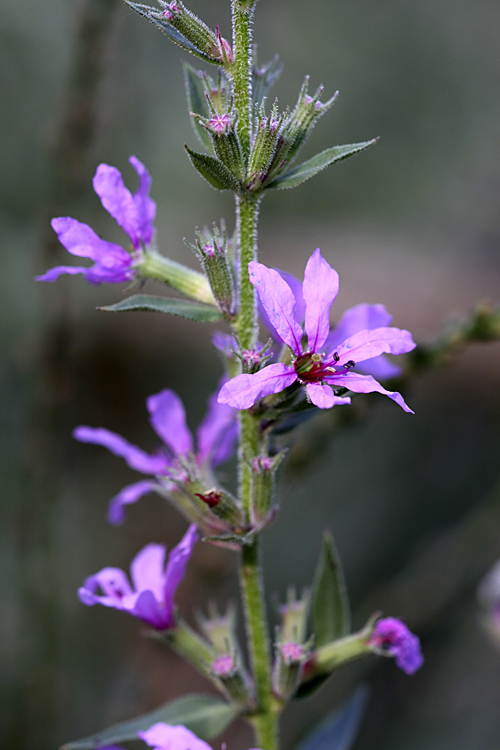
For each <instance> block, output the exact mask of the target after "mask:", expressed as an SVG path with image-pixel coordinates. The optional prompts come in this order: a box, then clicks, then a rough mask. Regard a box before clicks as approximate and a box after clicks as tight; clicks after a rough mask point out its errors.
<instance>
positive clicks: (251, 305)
mask: <svg viewBox="0 0 500 750" xmlns="http://www.w3.org/2000/svg"><path fill="white" fill-rule="evenodd" d="M258 218H259V200H258V199H255V198H254V197H251V196H246V195H245V196H242V195H237V196H236V228H237V236H238V246H239V248H238V249H239V265H240V268H239V274H240V278H239V285H238V286H239V294H240V300H239V313H238V318H237V321H236V333H237V334H238V338H239V341H240V344H241V346H242V348H243V349H251V348H252V346H254V344H255V339H256V338H257V313H256V304H255V289H254V287H253V285H252V284H251V283H250V276H249V274H248V264H249V263H250V261H252V260H257V221H258Z"/></svg>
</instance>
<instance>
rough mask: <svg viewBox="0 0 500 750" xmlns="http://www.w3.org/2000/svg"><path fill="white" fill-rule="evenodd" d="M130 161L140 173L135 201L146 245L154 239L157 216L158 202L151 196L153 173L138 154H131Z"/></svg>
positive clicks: (140, 228) (141, 232)
mask: <svg viewBox="0 0 500 750" xmlns="http://www.w3.org/2000/svg"><path fill="white" fill-rule="evenodd" d="M129 162H130V164H132V166H133V168H134V169H135V171H136V172H137V174H138V175H139V188H138V189H137V190H136V192H135V193H134V202H135V205H136V206H137V213H138V215H139V231H140V234H141V237H142V240H143V242H144V244H145V245H149V244H150V243H151V240H152V239H153V231H154V230H153V222H154V220H155V216H156V203H155V202H154V200H153V199H152V198H150V196H149V189H150V187H151V175H150V174H149V172H148V170H147V169H146V167H145V166H144V164H143V163H142V162H141V161H139V159H138V158H137V157H136V156H131V157H130V158H129Z"/></svg>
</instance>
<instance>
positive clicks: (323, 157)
mask: <svg viewBox="0 0 500 750" xmlns="http://www.w3.org/2000/svg"><path fill="white" fill-rule="evenodd" d="M377 141H378V138H374V139H373V140H371V141H363V142H362V143H349V144H347V145H345V146H332V148H327V149H326V150H325V151H322V152H321V153H320V154H316V156H313V157H312V159H308V160H307V161H305V162H303V163H302V164H300V165H299V166H298V167H295V168H294V169H291V170H290V171H289V172H286V173H285V174H283V175H280V176H279V177H276V179H275V180H273V181H272V182H270V183H269V185H268V186H267V188H266V189H267V190H269V189H270V188H275V189H277V190H285V189H287V188H294V187H297V186H298V185H301V184H302V183H303V182H305V181H306V180H310V179H311V177H314V176H315V175H317V174H318V173H319V172H321V171H322V170H323V169H326V167H329V166H330V164H333V163H334V162H336V161H342V159H347V157H349V156H352V155H353V154H357V153H359V152H360V151H364V150H365V148H368V146H372V145H373V144H374V143H376V142H377Z"/></svg>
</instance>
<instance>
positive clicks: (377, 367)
mask: <svg viewBox="0 0 500 750" xmlns="http://www.w3.org/2000/svg"><path fill="white" fill-rule="evenodd" d="M356 370H358V372H360V373H362V375H372V377H374V378H375V380H389V378H397V377H399V376H400V375H401V373H402V371H403V370H402V368H401V367H399V366H398V365H395V364H394V362H391V360H390V359H388V358H387V357H386V356H385V354H381V355H380V356H379V357H374V358H373V359H365V360H364V361H363V362H360V363H359V364H357V365H356Z"/></svg>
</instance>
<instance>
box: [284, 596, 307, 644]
mask: <svg viewBox="0 0 500 750" xmlns="http://www.w3.org/2000/svg"><path fill="white" fill-rule="evenodd" d="M310 599H311V596H310V592H309V590H308V589H306V590H305V591H303V593H302V596H301V597H300V598H299V599H297V596H296V592H295V589H294V588H293V587H290V588H289V589H288V591H287V602H286V604H283V605H282V606H281V607H280V614H281V638H282V640H283V641H284V642H287V643H293V642H296V643H303V642H304V640H305V637H306V629H307V618H308V614H309V603H310Z"/></svg>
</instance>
